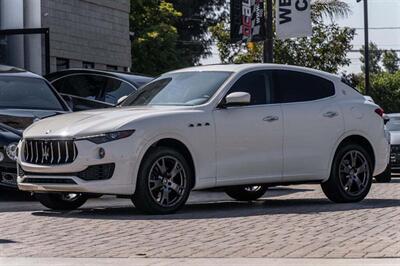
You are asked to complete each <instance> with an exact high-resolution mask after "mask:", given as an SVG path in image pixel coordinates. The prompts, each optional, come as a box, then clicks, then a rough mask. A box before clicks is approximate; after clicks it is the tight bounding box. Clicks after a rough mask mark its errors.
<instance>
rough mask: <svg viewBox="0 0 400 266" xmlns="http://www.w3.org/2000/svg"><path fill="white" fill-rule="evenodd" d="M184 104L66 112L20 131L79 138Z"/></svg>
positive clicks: (175, 109) (26, 135)
mask: <svg viewBox="0 0 400 266" xmlns="http://www.w3.org/2000/svg"><path fill="white" fill-rule="evenodd" d="M187 109H189V108H188V107H164V106H157V107H122V108H111V109H99V110H90V111H83V112H76V113H70V114H65V115H60V116H57V117H52V118H48V119H45V120H42V121H39V122H36V123H35V124H33V125H32V126H31V127H29V128H28V129H27V130H25V131H24V138H52V137H56V138H59V137H82V136H90V135H96V134H99V133H105V132H112V131H115V130H118V129H120V128H121V127H122V126H124V125H126V124H127V123H130V122H132V121H134V120H138V119H141V118H149V117H152V116H158V115H161V114H165V113H167V112H168V113H171V112H182V111H184V110H187Z"/></svg>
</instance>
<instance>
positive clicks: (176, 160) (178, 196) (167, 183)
mask: <svg viewBox="0 0 400 266" xmlns="http://www.w3.org/2000/svg"><path fill="white" fill-rule="evenodd" d="M193 175H194V173H193V170H192V169H191V167H190V166H189V164H188V162H187V160H186V158H185V157H184V156H183V155H182V154H181V153H179V152H178V151H176V150H174V149H171V148H168V147H157V148H155V149H154V150H152V151H151V152H150V153H149V154H148V155H147V156H146V157H145V158H144V159H143V163H142V164H141V166H140V169H139V174H138V180H137V186H136V192H135V194H134V195H133V197H132V201H133V204H135V206H136V208H138V209H139V210H141V211H143V212H146V213H149V214H170V213H174V212H176V211H177V210H179V209H180V208H182V207H183V205H184V204H185V203H186V201H187V199H188V197H189V193H190V191H191V189H192V180H193Z"/></svg>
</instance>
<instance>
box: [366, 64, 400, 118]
mask: <svg viewBox="0 0 400 266" xmlns="http://www.w3.org/2000/svg"><path fill="white" fill-rule="evenodd" d="M370 96H371V97H372V98H373V99H374V100H375V102H376V103H377V104H379V105H380V106H381V107H382V108H383V109H384V110H385V112H386V113H399V112H400V71H397V72H396V73H393V74H391V73H388V72H383V73H380V74H377V75H375V76H374V77H373V79H372V84H371V92H370Z"/></svg>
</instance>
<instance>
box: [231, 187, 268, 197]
mask: <svg viewBox="0 0 400 266" xmlns="http://www.w3.org/2000/svg"><path fill="white" fill-rule="evenodd" d="M267 190H268V187H267V186H265V185H259V186H240V187H231V188H227V189H226V190H225V193H226V194H228V196H229V197H231V198H233V199H235V200H240V201H252V200H257V199H259V198H261V197H262V196H264V194H265V192H267Z"/></svg>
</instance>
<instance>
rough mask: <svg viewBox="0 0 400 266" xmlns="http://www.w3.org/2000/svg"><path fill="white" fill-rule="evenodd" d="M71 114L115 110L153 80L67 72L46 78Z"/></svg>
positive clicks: (96, 72)
mask: <svg viewBox="0 0 400 266" xmlns="http://www.w3.org/2000/svg"><path fill="white" fill-rule="evenodd" d="M45 78H46V79H47V80H48V81H50V82H51V84H52V85H53V86H54V87H55V88H56V90H57V91H58V92H59V93H60V94H61V95H62V96H63V98H64V100H65V101H67V102H68V104H69V105H70V107H71V108H72V109H73V110H74V111H83V110H89V109H98V108H108V107H114V106H115V105H117V104H118V101H119V100H120V99H121V98H122V97H124V96H128V95H129V94H131V93H133V92H136V91H137V90H138V88H140V87H141V86H143V85H145V84H147V83H149V82H150V81H152V80H153V78H150V77H146V76H141V75H135V74H131V73H124V72H112V71H101V70H92V69H68V70H63V71H59V72H54V73H51V74H49V75H46V76H45Z"/></svg>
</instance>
